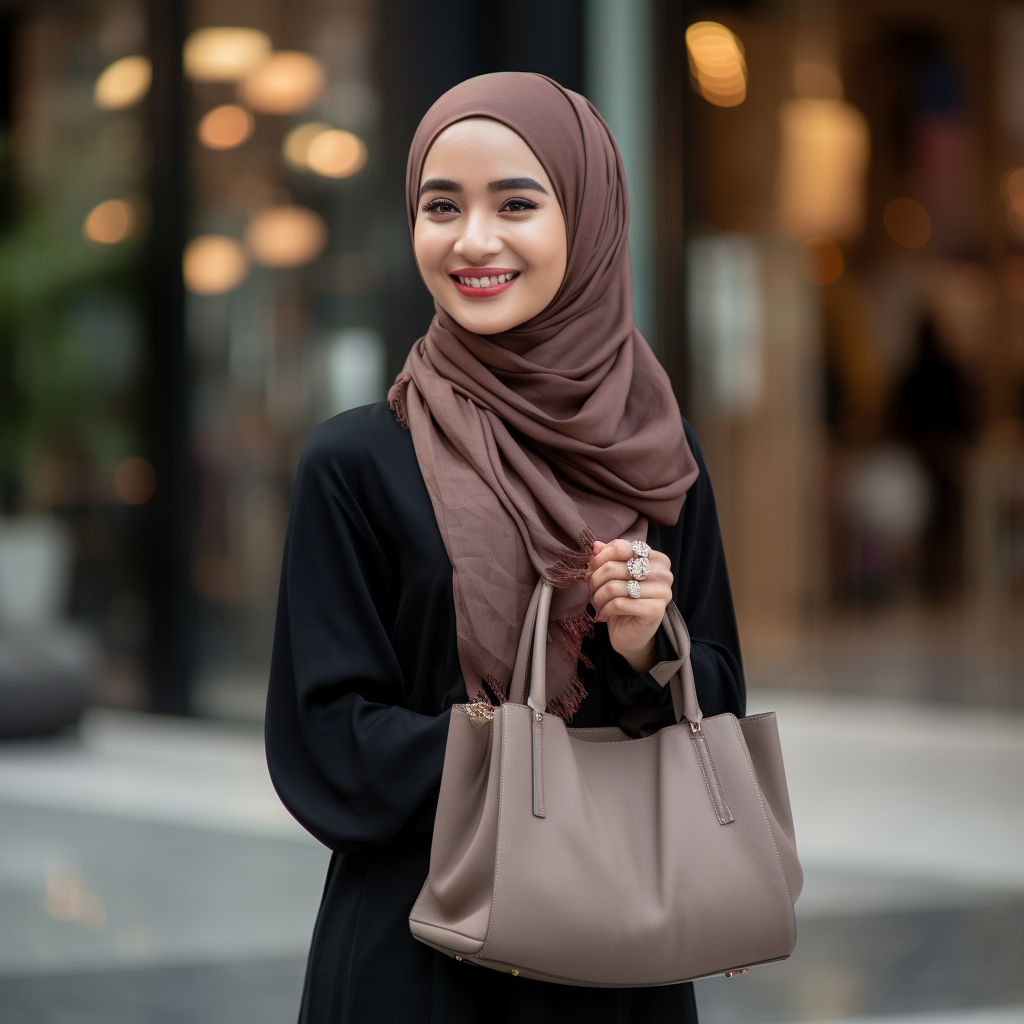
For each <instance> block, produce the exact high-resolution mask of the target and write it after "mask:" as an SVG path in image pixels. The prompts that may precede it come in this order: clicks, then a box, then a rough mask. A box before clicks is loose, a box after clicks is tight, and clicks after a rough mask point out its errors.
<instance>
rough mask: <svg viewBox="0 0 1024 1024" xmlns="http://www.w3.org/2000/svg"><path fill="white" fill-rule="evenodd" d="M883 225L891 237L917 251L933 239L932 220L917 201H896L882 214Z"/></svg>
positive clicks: (903, 198)
mask: <svg viewBox="0 0 1024 1024" xmlns="http://www.w3.org/2000/svg"><path fill="white" fill-rule="evenodd" d="M882 223H883V224H884V225H885V230H886V231H887V232H888V233H889V237H890V238H891V239H892V240H893V241H894V242H895V243H896V244H897V245H903V246H906V248H908V249H916V248H918V247H919V246H922V245H924V243H925V242H927V241H928V239H929V238H931V234H932V222H931V218H930V217H929V216H928V211H927V210H926V209H925V208H924V207H923V206H922V205H921V204H920V203H919V202H918V201H917V200H916V199H910V198H907V197H906V196H904V197H901V198H899V199H894V200H893V201H892V202H891V203H889V204H888V206H886V208H885V210H884V211H883V212H882Z"/></svg>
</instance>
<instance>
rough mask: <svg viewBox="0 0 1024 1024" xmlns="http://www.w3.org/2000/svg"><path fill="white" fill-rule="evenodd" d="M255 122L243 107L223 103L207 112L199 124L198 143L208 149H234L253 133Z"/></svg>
mask: <svg viewBox="0 0 1024 1024" xmlns="http://www.w3.org/2000/svg"><path fill="white" fill-rule="evenodd" d="M255 127H256V120H255V118H254V117H253V116H252V114H250V113H249V111H248V110H246V109H245V107H240V106H239V105H238V104H237V103H225V104H223V105H222V106H219V107H214V108H213V110H210V111H207V112H206V113H205V114H204V115H203V117H202V119H201V120H200V122H199V128H198V131H197V134H198V135H199V141H200V142H201V143H202V144H203V145H204V146H207V147H209V148H210V149H234V148H235V146H240V145H241V144H242V143H243V142H245V140H246V139H248V138H249V136H250V135H252V133H253V129H254V128H255Z"/></svg>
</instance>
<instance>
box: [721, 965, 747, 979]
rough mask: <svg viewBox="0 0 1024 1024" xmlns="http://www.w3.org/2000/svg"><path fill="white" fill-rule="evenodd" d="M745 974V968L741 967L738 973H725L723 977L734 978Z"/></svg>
mask: <svg viewBox="0 0 1024 1024" xmlns="http://www.w3.org/2000/svg"><path fill="white" fill-rule="evenodd" d="M746 973H747V969H746V967H741V968H740V969H739V970H738V971H726V972H725V976H726V977H727V978H735V977H736V975H737V974H746Z"/></svg>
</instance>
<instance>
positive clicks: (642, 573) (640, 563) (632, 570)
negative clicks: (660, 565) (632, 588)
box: [626, 555, 651, 580]
mask: <svg viewBox="0 0 1024 1024" xmlns="http://www.w3.org/2000/svg"><path fill="white" fill-rule="evenodd" d="M626 568H627V569H628V570H629V575H630V576H632V577H633V579H635V580H645V579H647V577H648V576H650V575H651V563H650V562H649V561H648V560H647V558H641V557H640V556H639V555H636V556H634V557H633V558H631V559H630V560H629V561H628V562H627V563H626Z"/></svg>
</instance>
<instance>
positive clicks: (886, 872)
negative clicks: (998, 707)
mask: <svg viewBox="0 0 1024 1024" xmlns="http://www.w3.org/2000/svg"><path fill="white" fill-rule="evenodd" d="M768 709H771V710H775V711H777V712H778V714H779V724H780V733H781V735H782V741H783V750H784V754H785V758H786V765H787V772H788V776H789V783H790V793H791V797H792V801H793V810H794V819H795V822H796V828H797V840H798V844H799V847H800V852H801V859H802V862H803V864H804V867H805V871H806V885H805V889H804V893H803V895H802V896H801V899H800V901H799V903H798V905H797V917H798V922H799V931H800V940H799V944H798V947H797V951H796V953H795V954H794V955H793V957H792V958H791V959H790V960H789V961H788V962H786V963H785V964H781V965H772V966H770V967H765V968H761V969H758V970H754V971H751V972H750V974H749V975H744V976H742V977H739V978H735V979H729V980H726V979H721V978H719V979H711V980H708V981H704V982H699V983H698V985H697V997H698V1004H699V1006H700V1012H701V1018H702V1021H703V1022H704V1024H732V1022H738V1021H742V1022H744V1024H796V1022H808V1024H818V1022H821V1024H824V1022H825V1021H830V1022H835V1021H839V1022H842V1024H868V1022H870V1024H1024V715H1022V714H1020V713H1019V712H1005V711H1004V712H1000V711H994V710H983V709H978V708H974V707H957V706H949V705H944V706H938V705H931V704H926V703H920V702H909V701H897V700H887V699H884V698H879V697H863V698H855V697H835V696H814V695H807V694H796V693H793V692H789V691H787V692H781V691H780V692H774V693H773V692H770V691H754V692H753V693H752V694H751V697H750V710H751V711H752V712H756V711H760V710H768ZM327 861H328V852H327V851H326V850H324V849H323V848H322V847H321V846H320V845H319V844H318V843H316V842H315V841H314V840H313V839H312V838H310V837H309V836H308V835H307V834H306V833H305V832H304V831H303V830H302V829H301V828H299V826H298V825H296V824H295V823H294V821H293V820H292V819H291V818H290V817H289V815H288V814H287V812H286V811H285V810H284V809H283V807H282V806H281V805H280V803H279V802H278V800H277V797H276V795H275V794H274V791H273V788H272V787H271V785H270V780H269V778H268V776H267V770H266V764H265V761H264V757H263V747H262V738H261V735H260V732H259V730H258V729H257V728H255V727H252V726H242V725H234V726H230V725H226V724H223V723H213V722H210V721H195V720H189V721H185V720H174V719H164V718H161V719H156V718H151V717H148V716H145V715H137V714H130V713H124V712H114V711H104V710H97V711H93V712H90V713H89V715H88V716H87V718H86V719H85V721H84V722H83V725H82V727H81V729H80V730H79V732H78V733H77V734H74V735H69V736H64V737H59V738H56V739H51V740H46V741H31V742H25V741H22V742H15V743H6V744H3V745H0V1024H233V1022H235V1021H238V1022H239V1024H241V1022H243V1021H244V1022H245V1024H283V1022H289V1021H293V1020H294V1019H295V1015H296V1009H297V1005H298V998H299V993H300V991H301V985H302V973H303V969H304V958H305V954H306V951H307V949H308V944H309V936H310V934H311V931H312V925H313V920H314V917H315V913H316V907H317V904H318V902H319V897H320V891H321V888H322V885H323V879H324V873H325V871H326V867H327Z"/></svg>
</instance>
